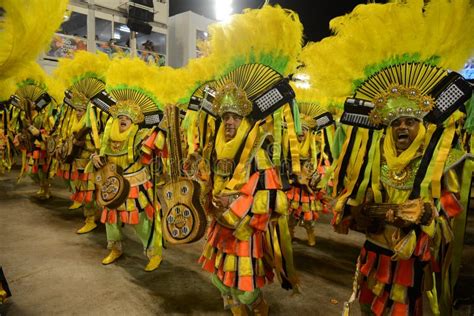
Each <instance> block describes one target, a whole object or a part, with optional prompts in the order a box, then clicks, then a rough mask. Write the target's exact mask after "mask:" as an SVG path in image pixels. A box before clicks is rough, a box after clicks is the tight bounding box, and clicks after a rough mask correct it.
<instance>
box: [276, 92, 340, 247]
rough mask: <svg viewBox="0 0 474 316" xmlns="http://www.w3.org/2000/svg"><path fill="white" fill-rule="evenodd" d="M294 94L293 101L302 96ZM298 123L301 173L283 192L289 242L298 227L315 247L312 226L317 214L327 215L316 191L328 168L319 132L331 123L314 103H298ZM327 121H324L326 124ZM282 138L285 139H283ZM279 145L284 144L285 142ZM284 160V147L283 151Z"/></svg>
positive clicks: (321, 192)
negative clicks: (285, 198)
mask: <svg viewBox="0 0 474 316" xmlns="http://www.w3.org/2000/svg"><path fill="white" fill-rule="evenodd" d="M298 92H299V91H298V90H297V91H296V93H297V98H300V100H301V97H300V95H301V94H304V92H303V91H301V90H300V93H298ZM298 107H299V115H300V122H301V132H300V135H298V143H299V144H298V145H299V146H298V148H299V159H300V165H301V172H300V173H299V174H297V175H293V177H292V178H291V182H292V183H291V189H290V190H288V191H287V193H286V194H287V197H288V200H289V203H290V218H289V222H288V224H289V226H290V233H291V236H292V238H294V234H295V228H296V226H298V225H301V226H303V227H304V228H305V230H306V233H307V235H308V245H309V246H314V245H315V244H316V235H315V231H314V229H315V228H314V226H315V223H316V221H317V220H318V218H319V214H320V212H324V213H328V212H329V211H328V206H327V200H326V196H325V195H326V191H325V189H324V188H319V187H318V184H319V180H320V179H321V176H322V175H324V170H325V169H326V168H327V167H328V166H329V159H328V156H327V154H326V153H325V146H324V135H323V132H322V131H321V129H322V128H323V127H326V126H329V125H331V124H332V123H333V121H332V116H331V115H330V114H329V113H328V112H326V111H324V109H323V108H322V107H321V106H319V105H318V104H317V103H314V102H303V101H302V102H298ZM323 117H324V118H325V119H324V123H325V125H324V126H320V125H318V120H317V119H318V118H323ZM326 118H327V120H326ZM285 136H286V135H285ZM285 138H286V139H285V140H284V141H283V143H284V144H286V145H287V144H288V139H287V137H285ZM283 148H284V149H283V152H284V154H285V155H286V159H288V158H289V157H288V145H287V146H286V147H285V146H284V147H283Z"/></svg>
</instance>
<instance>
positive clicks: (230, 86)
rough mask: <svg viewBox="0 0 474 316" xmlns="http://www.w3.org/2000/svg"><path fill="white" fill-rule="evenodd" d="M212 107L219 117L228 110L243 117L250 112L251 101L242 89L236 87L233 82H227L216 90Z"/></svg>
mask: <svg viewBox="0 0 474 316" xmlns="http://www.w3.org/2000/svg"><path fill="white" fill-rule="evenodd" d="M214 109H215V112H216V113H217V114H218V115H219V116H221V117H222V115H224V113H228V112H231V113H235V114H238V115H240V116H243V117H245V116H247V115H249V114H250V113H251V112H252V103H250V101H249V99H248V98H247V94H246V93H245V91H244V90H242V89H240V88H238V87H237V86H236V85H235V83H233V82H228V83H226V84H225V85H224V86H222V87H221V88H220V89H219V90H217V91H216V98H215V100H214Z"/></svg>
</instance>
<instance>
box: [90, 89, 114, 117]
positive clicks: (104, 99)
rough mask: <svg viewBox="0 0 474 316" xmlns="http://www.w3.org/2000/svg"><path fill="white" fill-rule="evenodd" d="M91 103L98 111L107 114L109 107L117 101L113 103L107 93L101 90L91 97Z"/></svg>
mask: <svg viewBox="0 0 474 316" xmlns="http://www.w3.org/2000/svg"><path fill="white" fill-rule="evenodd" d="M91 102H92V104H94V105H95V106H97V107H98V108H99V109H101V110H102V111H104V112H107V113H109V110H110V107H111V106H113V105H115V103H117V101H115V100H114V99H113V98H112V97H111V96H110V95H109V94H108V93H107V92H105V90H102V91H101V92H99V93H97V94H96V95H95V96H93V97H92V99H91Z"/></svg>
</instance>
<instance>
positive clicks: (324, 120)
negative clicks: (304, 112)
mask: <svg viewBox="0 0 474 316" xmlns="http://www.w3.org/2000/svg"><path fill="white" fill-rule="evenodd" d="M313 120H315V121H316V131H319V130H322V129H323V128H325V127H328V126H330V125H332V124H334V119H333V117H332V114H331V113H329V112H326V113H323V114H321V115H318V116H315V117H314V118H313Z"/></svg>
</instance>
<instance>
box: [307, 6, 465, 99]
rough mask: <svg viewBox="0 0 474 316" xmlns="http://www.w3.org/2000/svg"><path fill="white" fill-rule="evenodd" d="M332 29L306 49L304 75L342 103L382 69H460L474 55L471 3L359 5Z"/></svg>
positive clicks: (338, 20)
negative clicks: (405, 66)
mask: <svg viewBox="0 0 474 316" xmlns="http://www.w3.org/2000/svg"><path fill="white" fill-rule="evenodd" d="M330 26H331V28H332V30H333V31H334V32H335V34H336V35H334V36H331V37H328V38H326V39H324V40H322V41H321V42H318V43H310V44H308V45H307V46H306V47H304V48H303V51H302V53H301V55H300V60H301V61H302V62H303V64H304V67H303V69H301V71H302V72H304V73H306V74H309V76H310V82H311V85H312V86H315V87H318V90H317V91H318V94H320V95H321V96H326V97H327V98H328V99H327V100H328V102H336V103H337V102H339V103H342V102H343V100H344V98H345V97H347V96H349V95H351V94H352V93H353V92H354V90H355V88H357V86H358V84H360V83H361V82H362V81H364V80H366V79H367V78H368V77H370V76H371V75H372V74H374V73H376V72H377V71H379V70H381V69H383V68H385V67H387V66H390V65H396V64H401V63H404V62H425V63H429V64H434V65H437V66H440V67H442V68H446V69H451V70H459V69H460V68H461V67H462V65H463V64H464V63H465V61H466V60H467V59H468V58H469V57H470V56H472V55H473V53H474V36H472V34H474V9H473V6H472V4H471V3H470V0H431V1H429V2H428V3H427V4H426V5H425V4H424V1H423V0H405V1H401V0H400V1H392V2H391V3H388V4H374V3H372V4H366V5H359V6H357V7H356V8H355V9H354V11H353V12H352V13H350V14H348V15H345V16H341V17H338V18H335V19H333V20H332V21H331V23H330Z"/></svg>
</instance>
